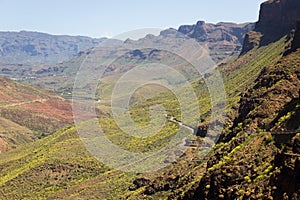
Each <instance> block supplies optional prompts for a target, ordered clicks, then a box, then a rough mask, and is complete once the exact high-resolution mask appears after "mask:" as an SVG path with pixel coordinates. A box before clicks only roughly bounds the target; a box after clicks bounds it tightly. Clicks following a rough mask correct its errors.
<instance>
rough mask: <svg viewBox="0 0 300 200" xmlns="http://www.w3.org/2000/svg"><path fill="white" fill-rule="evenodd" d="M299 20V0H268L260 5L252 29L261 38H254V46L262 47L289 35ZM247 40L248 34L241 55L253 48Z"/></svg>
mask: <svg viewBox="0 0 300 200" xmlns="http://www.w3.org/2000/svg"><path fill="white" fill-rule="evenodd" d="M299 18H300V1H299V0H269V1H266V2H264V3H262V4H261V6H260V13H259V20H258V22H257V23H256V24H255V29H254V31H255V32H257V33H260V34H261V37H256V38H255V40H256V41H258V42H257V44H256V45H259V46H264V45H267V44H269V43H271V42H274V41H277V40H278V39H280V38H281V37H283V36H284V35H287V34H289V33H290V31H291V30H292V29H294V28H295V27H296V21H297V19H299ZM252 35H253V33H252ZM247 38H249V34H247V35H246V37H245V40H244V45H243V50H242V53H241V54H245V53H246V52H248V51H249V50H251V49H252V48H253V47H254V46H255V45H254V46H253V45H251V41H249V40H247ZM249 46H250V47H251V46H252V48H249Z"/></svg>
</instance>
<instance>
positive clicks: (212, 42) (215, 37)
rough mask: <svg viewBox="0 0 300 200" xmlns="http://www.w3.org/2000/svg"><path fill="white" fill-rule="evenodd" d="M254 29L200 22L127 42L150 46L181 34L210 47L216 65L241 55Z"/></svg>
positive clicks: (248, 26)
mask: <svg viewBox="0 0 300 200" xmlns="http://www.w3.org/2000/svg"><path fill="white" fill-rule="evenodd" d="M253 29H254V23H244V24H235V23H225V22H220V23H217V24H211V23H205V22H204V21H198V22H197V23H196V24H193V25H182V26H180V27H179V28H178V30H176V29H173V28H170V29H166V30H163V31H162V32H161V33H160V35H159V36H150V35H148V37H145V38H142V39H139V40H137V41H133V40H127V41H126V43H132V44H135V45H137V44H141V45H143V44H149V43H152V42H154V41H156V43H158V42H160V41H161V40H163V39H164V38H166V37H172V35H176V34H178V33H181V34H183V35H187V36H189V37H190V38H194V39H196V40H197V41H198V42H199V43H200V45H202V46H204V47H208V49H209V53H210V56H211V57H212V59H213V60H214V61H215V62H216V63H220V62H225V61H226V60H228V59H229V58H232V57H233V56H237V55H239V54H240V52H241V50H242V46H243V41H244V37H245V35H246V33H248V32H249V31H251V30H253Z"/></svg>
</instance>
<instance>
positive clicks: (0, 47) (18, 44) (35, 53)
mask: <svg viewBox="0 0 300 200" xmlns="http://www.w3.org/2000/svg"><path fill="white" fill-rule="evenodd" d="M105 40H106V39H105V38H101V39H93V38H89V37H82V36H57V35H50V34H45V33H38V32H27V31H21V32H0V63H10V64H40V63H45V64H57V63H61V62H63V61H67V60H69V59H71V58H73V57H74V56H76V55H77V54H78V53H79V52H80V51H84V50H86V49H89V48H92V47H96V46H98V45H99V44H101V43H102V42H103V41H105Z"/></svg>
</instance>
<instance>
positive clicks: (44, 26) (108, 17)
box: [0, 0, 264, 37]
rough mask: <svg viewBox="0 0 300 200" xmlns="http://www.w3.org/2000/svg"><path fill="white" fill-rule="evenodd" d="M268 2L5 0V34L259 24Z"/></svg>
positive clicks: (0, 8)
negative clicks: (261, 9) (261, 10)
mask: <svg viewBox="0 0 300 200" xmlns="http://www.w3.org/2000/svg"><path fill="white" fill-rule="evenodd" d="M263 1H264V0H250V1H243V0H206V1H205V0H180V1H179V0H151V1H144V0H108V1H107V0H106V1H102V0H0V20H1V26H0V31H19V30H28V31H40V32H46V33H51V34H68V35H86V36H92V37H100V36H114V35H116V34H120V33H122V32H126V31H130V30H134V29H140V28H169V27H173V28H178V26H179V25H181V24H194V23H196V21H198V20H204V21H206V22H213V23H216V22H220V21H230V22H255V21H257V19H258V13H259V5H260V3H261V2H263Z"/></svg>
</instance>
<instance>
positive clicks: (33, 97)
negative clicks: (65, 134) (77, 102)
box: [0, 78, 73, 151]
mask: <svg viewBox="0 0 300 200" xmlns="http://www.w3.org/2000/svg"><path fill="white" fill-rule="evenodd" d="M0 97H1V98H0V99H1V100H0V121H1V123H0V131H1V133H0V150H1V151H5V150H9V149H11V148H15V147H16V146H17V145H20V144H22V143H27V142H30V141H33V140H35V139H37V138H39V137H44V136H45V135H47V134H50V133H52V132H54V131H56V130H59V129H60V128H62V127H64V126H66V125H67V124H71V123H72V121H73V119H72V111H71V105H70V103H69V102H67V101H64V100H63V99H62V98H61V97H58V96H57V95H55V94H53V93H51V92H49V91H44V90H42V89H39V88H37V87H33V86H29V85H23V84H20V83H17V82H15V81H12V80H9V79H6V78H1V79H0ZM45 124H47V125H45Z"/></svg>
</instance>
